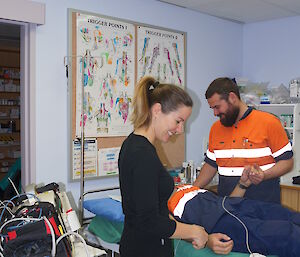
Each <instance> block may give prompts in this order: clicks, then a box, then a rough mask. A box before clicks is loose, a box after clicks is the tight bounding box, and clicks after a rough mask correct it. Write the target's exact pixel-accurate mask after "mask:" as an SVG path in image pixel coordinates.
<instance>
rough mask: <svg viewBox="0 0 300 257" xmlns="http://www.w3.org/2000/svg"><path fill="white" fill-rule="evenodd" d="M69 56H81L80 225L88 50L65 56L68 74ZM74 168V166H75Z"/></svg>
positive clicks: (81, 215)
mask: <svg viewBox="0 0 300 257" xmlns="http://www.w3.org/2000/svg"><path fill="white" fill-rule="evenodd" d="M68 58H81V135H80V140H81V146H80V149H81V152H80V153H81V154H80V198H79V222H80V225H82V223H83V201H82V199H81V198H82V195H83V193H84V63H85V62H86V63H88V62H87V61H88V51H86V54H85V55H84V56H81V55H70V56H65V58H64V63H65V66H66V72H67V76H68V64H67V63H68V62H67V61H66V59H68ZM73 169H74V167H73Z"/></svg>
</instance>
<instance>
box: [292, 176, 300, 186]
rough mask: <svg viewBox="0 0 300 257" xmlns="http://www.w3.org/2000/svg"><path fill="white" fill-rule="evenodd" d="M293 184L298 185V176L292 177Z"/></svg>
mask: <svg viewBox="0 0 300 257" xmlns="http://www.w3.org/2000/svg"><path fill="white" fill-rule="evenodd" d="M293 184H297V185H300V176H296V177H293Z"/></svg>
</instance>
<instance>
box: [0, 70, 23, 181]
mask: <svg viewBox="0 0 300 257" xmlns="http://www.w3.org/2000/svg"><path fill="white" fill-rule="evenodd" d="M20 142H21V138H20V68H19V67H12V66H0V179H1V178H2V177H3V176H5V174H6V172H7V171H8V170H9V168H10V167H11V165H12V164H13V163H14V162H15V161H16V160H17V159H18V158H19V157H20V155H21V144H20Z"/></svg>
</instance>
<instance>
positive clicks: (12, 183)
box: [8, 178, 20, 195]
mask: <svg viewBox="0 0 300 257" xmlns="http://www.w3.org/2000/svg"><path fill="white" fill-rule="evenodd" d="M8 180H9V182H10V183H11V185H12V186H13V188H14V190H15V191H16V193H17V195H20V194H19V192H18V190H17V188H16V186H15V184H14V182H13V181H12V180H11V178H8Z"/></svg>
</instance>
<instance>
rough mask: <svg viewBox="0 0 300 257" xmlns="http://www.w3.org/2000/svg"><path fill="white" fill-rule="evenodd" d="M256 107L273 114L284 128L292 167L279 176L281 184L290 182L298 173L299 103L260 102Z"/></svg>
mask: <svg viewBox="0 0 300 257" xmlns="http://www.w3.org/2000/svg"><path fill="white" fill-rule="evenodd" d="M256 109H258V110H262V111H266V112H269V113H273V114H275V115H276V116H277V117H278V118H279V119H280V120H281V123H282V125H283V127H284V128H285V130H286V132H287V134H288V137H289V140H290V142H291V144H292V146H293V152H294V168H293V170H292V171H291V172H289V173H288V174H286V175H284V176H282V177H281V184H290V183H291V181H292V177H294V176H299V175H300V104H260V105H258V106H256Z"/></svg>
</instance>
